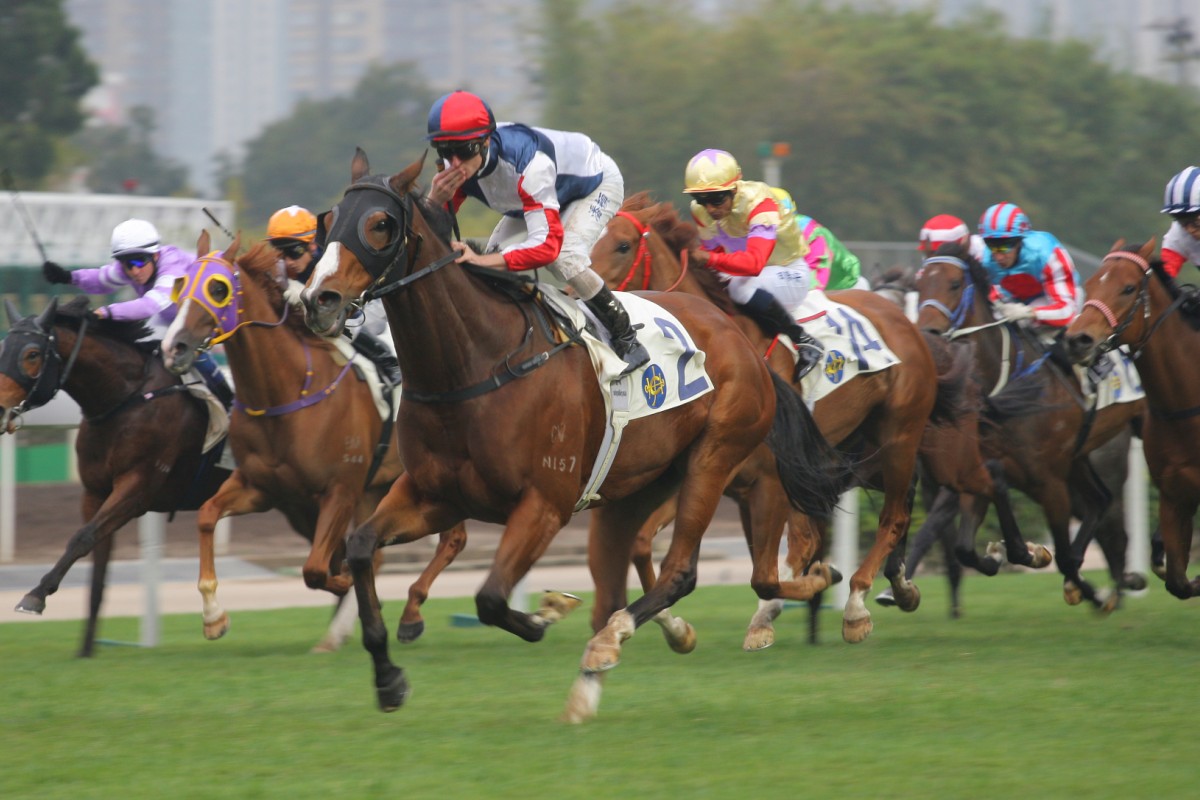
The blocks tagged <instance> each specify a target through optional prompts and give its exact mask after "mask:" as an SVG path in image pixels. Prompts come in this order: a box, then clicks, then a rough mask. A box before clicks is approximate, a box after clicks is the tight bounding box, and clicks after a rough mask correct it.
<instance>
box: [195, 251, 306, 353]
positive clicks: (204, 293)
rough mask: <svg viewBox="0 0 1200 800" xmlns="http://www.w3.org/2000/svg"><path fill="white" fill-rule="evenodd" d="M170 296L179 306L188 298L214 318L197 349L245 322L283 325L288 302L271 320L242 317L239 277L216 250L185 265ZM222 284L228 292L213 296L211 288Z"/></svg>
mask: <svg viewBox="0 0 1200 800" xmlns="http://www.w3.org/2000/svg"><path fill="white" fill-rule="evenodd" d="M179 281H180V283H177V284H176V287H175V291H173V292H172V293H171V299H172V300H173V301H175V304H176V305H182V304H183V301H184V300H191V301H192V302H194V303H196V305H198V306H200V307H201V308H202V309H204V310H205V311H206V312H208V315H209V316H210V317H212V319H213V332H212V333H211V334H210V335H209V336H208V338H206V339H205V340H204V341H203V342H201V343H200V344H199V345H198V346H197V347H196V349H197V350H200V351H202V352H203V351H207V350H210V349H212V346H213V345H215V344H220V343H221V342H223V341H225V340H226V339H228V338H230V337H231V336H233V335H234V334H235V333H237V332H238V331H239V330H241V329H242V328H244V327H246V326H247V325H254V326H258V327H263V328H275V327H278V326H279V325H282V324H283V323H284V322H285V321H286V320H287V317H288V310H289V309H288V304H287V303H286V302H285V303H284V304H283V311H282V313H281V314H280V316H279V319H277V320H276V321H274V322H263V321H261V320H254V319H250V320H248V319H243V316H244V315H245V313H246V310H245V309H244V308H242V302H241V298H242V296H243V294H244V292H243V290H242V276H241V272H240V271H239V270H238V268H237V266H235V265H234V264H231V263H230V262H229V261H226V260H225V259H224V258H222V257H221V255H220V253H219V252H218V251H213V252H211V253H209V254H208V255H204V256H201V257H200V258H198V259H196V261H195V262H194V263H193V264H192V266H191V267H189V268H188V272H187V275H186V276H184V277H183V278H181V279H179ZM221 284H223V285H224V287H225V290H226V292H227V294H226V296H225V297H224V298H223V299H221V298H218V297H217V296H215V294H214V292H213V289H214V288H215V287H216V286H217V285H221Z"/></svg>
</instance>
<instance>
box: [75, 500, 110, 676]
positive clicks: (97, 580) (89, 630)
mask: <svg viewBox="0 0 1200 800" xmlns="http://www.w3.org/2000/svg"><path fill="white" fill-rule="evenodd" d="M85 502H86V501H85ZM93 511H94V509H93ZM114 538H115V537H114V536H108V537H105V538H103V539H99V540H97V542H96V546H95V547H94V548H92V586H91V591H90V593H89V595H88V618H87V624H86V625H85V626H84V631H83V644H82V645H80V648H79V657H80V658H91V657H92V655H93V654H94V653H95V649H96V631H97V629H98V628H99V624H100V604H101V603H102V602H103V601H104V587H105V585H106V584H107V582H108V563H109V561H110V559H111V558H112V551H113V541H114Z"/></svg>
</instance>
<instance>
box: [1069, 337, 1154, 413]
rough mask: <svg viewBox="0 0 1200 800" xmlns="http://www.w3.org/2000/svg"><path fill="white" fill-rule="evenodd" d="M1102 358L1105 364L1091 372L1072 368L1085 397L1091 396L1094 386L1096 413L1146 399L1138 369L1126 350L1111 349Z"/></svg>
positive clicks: (1091, 369)
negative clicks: (1108, 407)
mask: <svg viewBox="0 0 1200 800" xmlns="http://www.w3.org/2000/svg"><path fill="white" fill-rule="evenodd" d="M1104 358H1105V361H1103V362H1100V363H1098V364H1096V365H1095V366H1093V367H1091V368H1090V369H1085V368H1083V367H1078V366H1077V367H1076V368H1075V375H1076V377H1078V378H1079V385H1080V386H1082V387H1083V391H1084V394H1087V395H1089V396H1091V395H1092V392H1093V389H1092V387H1093V386H1095V390H1094V392H1095V398H1096V409H1097V410H1099V409H1102V408H1106V407H1107V406H1111V405H1116V404H1117V403H1132V402H1134V401H1136V400H1141V399H1142V398H1143V397H1145V396H1146V392H1145V391H1144V390H1143V389H1142V381H1141V379H1140V378H1139V377H1138V373H1137V368H1136V367H1135V366H1134V365H1133V360H1132V359H1131V358H1129V356H1128V355H1126V354H1125V351H1123V350H1111V351H1109V352H1108V353H1105V354H1104Z"/></svg>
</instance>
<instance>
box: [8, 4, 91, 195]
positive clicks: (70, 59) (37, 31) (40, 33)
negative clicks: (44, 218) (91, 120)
mask: <svg viewBox="0 0 1200 800" xmlns="http://www.w3.org/2000/svg"><path fill="white" fill-rule="evenodd" d="M0 75H2V76H4V78H3V80H0V166H5V167H8V168H9V169H10V170H11V171H12V172H13V174H14V175H15V176H16V177H17V178H18V179H20V180H21V181H22V182H23V183H36V182H37V181H39V180H41V179H42V178H43V177H45V176H46V175H47V174H48V173H49V172H50V170H51V169H52V167H53V165H54V155H55V153H54V145H55V139H56V138H57V137H61V136H66V135H69V134H71V133H74V132H75V131H76V130H78V129H79V127H80V126H81V125H82V124H83V112H82V110H81V109H80V106H79V100H80V98H82V97H83V96H84V94H86V93H87V91H88V90H89V89H91V88H92V87H93V86H94V85H95V84H96V81H97V77H96V68H95V67H94V66H93V65H92V64H91V62H89V61H88V60H87V57H86V56H85V55H84V52H83V48H82V46H81V45H80V43H79V32H78V31H76V30H75V29H74V28H72V27H70V26H69V25H68V23H67V18H66V14H65V13H64V12H63V8H62V0H5V2H3V3H2V4H0Z"/></svg>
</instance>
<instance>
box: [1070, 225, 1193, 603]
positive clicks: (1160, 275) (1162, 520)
mask: <svg viewBox="0 0 1200 800" xmlns="http://www.w3.org/2000/svg"><path fill="white" fill-rule="evenodd" d="M1154 245H1155V241H1154V239H1153V238H1151V239H1150V241H1148V242H1146V243H1145V244H1143V245H1142V246H1140V247H1125V242H1124V240H1121V241H1118V242H1117V243H1116V245H1114V247H1113V249H1112V251H1111V252H1110V253H1109V254H1108V255H1106V256H1105V257H1104V260H1103V262H1101V264H1100V268H1099V269H1098V270H1096V273H1095V274H1094V275H1092V277H1090V278H1088V280H1087V283H1086V285H1085V288H1086V290H1087V296H1088V300H1087V302H1086V303H1085V304H1084V308H1083V311H1082V312H1081V313H1080V315H1079V316H1078V317H1077V318H1076V319H1075V321H1074V322H1072V323H1071V326H1070V327H1069V328H1067V348H1068V352H1069V353H1070V354H1071V357H1072V358H1074V359H1075V360H1076V362H1078V363H1081V364H1084V363H1090V362H1091V361H1092V360H1093V359H1094V358H1095V356H1096V354H1097V353H1100V352H1105V351H1107V350H1111V349H1113V348H1114V347H1117V346H1118V345H1127V346H1128V347H1129V348H1130V351H1131V352H1132V354H1133V359H1134V363H1135V364H1136V365H1137V370H1138V375H1139V376H1140V377H1141V379H1142V386H1143V388H1144V389H1145V391H1146V404H1147V406H1148V409H1149V413H1148V414H1147V415H1146V417H1145V420H1144V423H1143V429H1142V438H1143V440H1144V441H1145V448H1146V465H1147V467H1148V469H1149V472H1150V478H1151V479H1152V480H1153V481H1154V485H1155V486H1157V487H1158V491H1159V506H1158V525H1159V532H1160V533H1161V535H1162V543H1163V550H1164V553H1165V555H1166V574H1165V575H1164V576H1163V577H1164V580H1165V581H1166V586H1167V591H1169V592H1170V593H1171V594H1173V595H1175V596H1176V597H1178V598H1180V599H1187V598H1189V597H1195V596H1196V595H1197V594H1200V578H1195V579H1192V580H1190V581H1189V580H1188V576H1187V568H1188V559H1189V556H1190V555H1191V547H1192V518H1193V517H1194V516H1195V514H1196V507H1197V504H1200V451H1198V450H1197V447H1196V443H1197V442H1198V441H1200V381H1197V379H1196V374H1197V373H1196V362H1197V357H1198V356H1200V333H1198V332H1197V331H1198V329H1200V311H1198V310H1197V301H1196V295H1195V288H1194V287H1187V289H1186V290H1185V289H1181V288H1180V287H1179V286H1178V285H1177V284H1176V283H1175V280H1174V279H1173V278H1172V277H1171V276H1170V275H1168V274H1167V273H1166V271H1165V270H1163V266H1162V262H1161V261H1159V260H1157V259H1153V258H1152V257H1153V255H1154Z"/></svg>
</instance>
